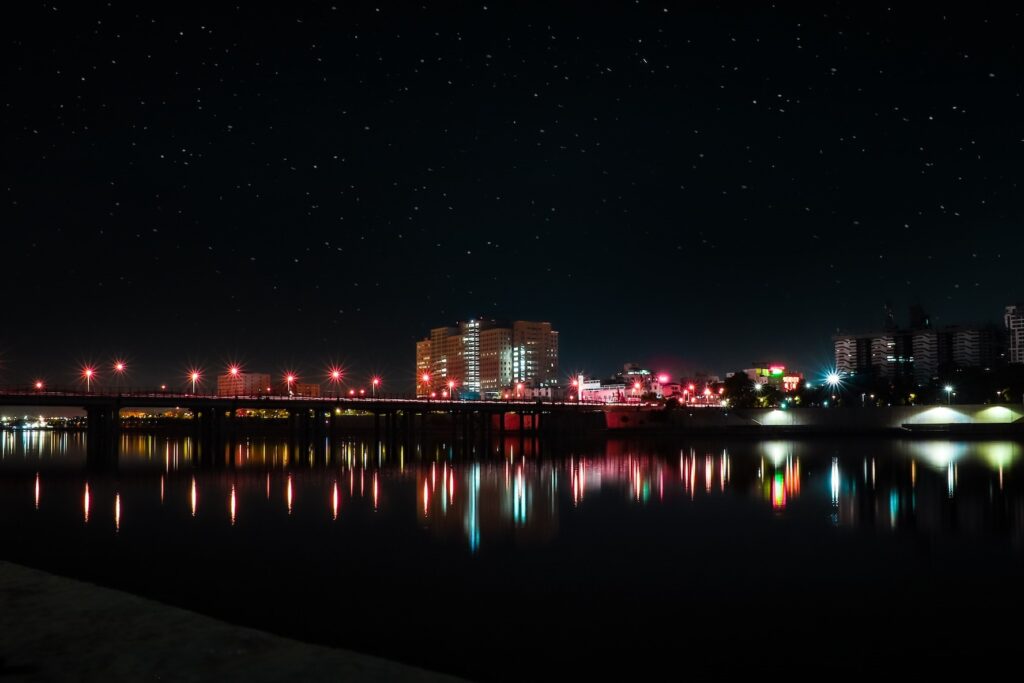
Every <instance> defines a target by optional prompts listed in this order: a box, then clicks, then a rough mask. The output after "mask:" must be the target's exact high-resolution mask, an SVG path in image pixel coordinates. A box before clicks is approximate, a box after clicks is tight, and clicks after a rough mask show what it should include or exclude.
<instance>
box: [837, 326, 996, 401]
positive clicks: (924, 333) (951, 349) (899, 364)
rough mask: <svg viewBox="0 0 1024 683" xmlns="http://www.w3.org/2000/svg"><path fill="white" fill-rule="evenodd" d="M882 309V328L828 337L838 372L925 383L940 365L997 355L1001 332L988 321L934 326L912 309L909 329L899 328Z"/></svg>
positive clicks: (991, 361)
mask: <svg viewBox="0 0 1024 683" xmlns="http://www.w3.org/2000/svg"><path fill="white" fill-rule="evenodd" d="M887 313H888V316H887V324H886V329H885V330H884V331H881V332H870V333H864V334H841V335H836V336H835V337H833V338H832V340H833V344H834V348H835V359H836V370H837V371H838V372H840V373H842V374H846V375H870V376H874V377H879V378H884V379H890V380H893V379H899V378H912V379H913V380H914V381H915V382H916V383H917V384H926V383H928V382H929V381H931V380H932V379H933V378H935V377H938V375H939V373H940V371H941V370H942V369H944V368H954V367H955V368H975V367H980V368H988V367H992V366H993V365H996V364H998V363H999V362H1000V361H1001V359H1002V356H1003V349H1002V335H1001V334H1000V331H999V330H998V329H997V328H996V327H994V326H992V325H947V326H945V327H939V328H933V327H931V320H930V318H929V317H928V316H927V314H925V313H924V311H923V310H921V308H920V307H913V308H912V309H911V320H912V322H913V325H912V327H911V329H899V328H897V327H896V326H895V323H894V321H893V318H892V315H891V310H890V309H888V308H887ZM1007 327H1009V323H1007Z"/></svg>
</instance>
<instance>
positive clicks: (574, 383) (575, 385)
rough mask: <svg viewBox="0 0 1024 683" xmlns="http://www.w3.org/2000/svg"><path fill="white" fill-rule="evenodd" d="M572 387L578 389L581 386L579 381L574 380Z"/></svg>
mask: <svg viewBox="0 0 1024 683" xmlns="http://www.w3.org/2000/svg"><path fill="white" fill-rule="evenodd" d="M572 385H573V386H574V387H578V386H579V385H580V383H579V380H575V379H574V380H573V381H572Z"/></svg>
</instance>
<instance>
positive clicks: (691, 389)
mask: <svg viewBox="0 0 1024 683" xmlns="http://www.w3.org/2000/svg"><path fill="white" fill-rule="evenodd" d="M686 388H687V389H689V390H690V391H693V390H694V389H696V387H695V386H693V385H692V384H691V385H689V386H687V387H686Z"/></svg>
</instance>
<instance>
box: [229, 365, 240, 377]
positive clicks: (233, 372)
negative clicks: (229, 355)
mask: <svg viewBox="0 0 1024 683" xmlns="http://www.w3.org/2000/svg"><path fill="white" fill-rule="evenodd" d="M238 372H239V370H238V366H237V365H232V366H230V367H229V368H228V373H230V374H231V375H232V376H235V377H237V376H238Z"/></svg>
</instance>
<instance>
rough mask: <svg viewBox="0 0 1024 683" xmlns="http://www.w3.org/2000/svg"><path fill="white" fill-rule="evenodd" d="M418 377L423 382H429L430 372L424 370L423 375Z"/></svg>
mask: <svg viewBox="0 0 1024 683" xmlns="http://www.w3.org/2000/svg"><path fill="white" fill-rule="evenodd" d="M420 379H422V380H423V383H424V384H429V383H430V373H428V372H424V373H423V375H422V376H421V377H420Z"/></svg>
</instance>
